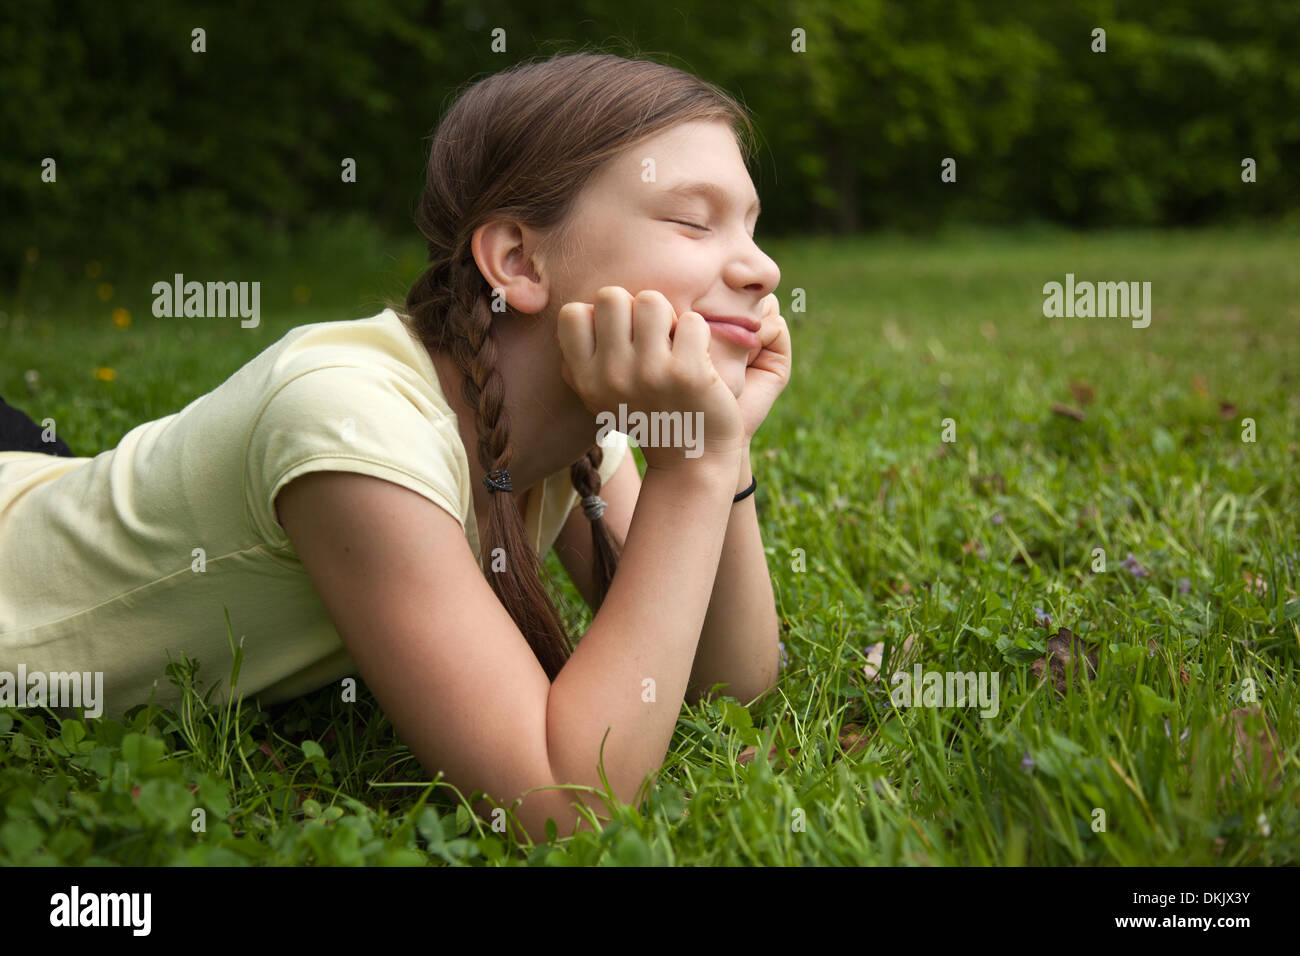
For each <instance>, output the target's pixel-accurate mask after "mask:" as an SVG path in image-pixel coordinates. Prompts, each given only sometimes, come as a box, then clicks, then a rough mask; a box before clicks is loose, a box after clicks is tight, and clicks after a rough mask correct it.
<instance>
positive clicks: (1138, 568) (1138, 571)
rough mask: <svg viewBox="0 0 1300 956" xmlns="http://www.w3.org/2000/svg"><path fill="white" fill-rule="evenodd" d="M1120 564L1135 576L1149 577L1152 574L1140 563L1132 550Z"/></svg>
mask: <svg viewBox="0 0 1300 956" xmlns="http://www.w3.org/2000/svg"><path fill="white" fill-rule="evenodd" d="M1120 566H1121V567H1122V568H1123V569H1124V570H1125V571H1127V572H1128V573H1129V574H1131V575H1133V577H1135V578H1149V577H1150V576H1151V574H1150V572H1148V571H1147V569H1146V568H1144V567H1142V565H1140V564H1138V559H1137V557H1136V556H1135V555H1134V554H1133V552H1132V551H1130V552H1129V553H1128V557H1126V558H1125V559H1124V560H1123V561H1121V562H1120Z"/></svg>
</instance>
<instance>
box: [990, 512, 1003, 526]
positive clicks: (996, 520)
mask: <svg viewBox="0 0 1300 956" xmlns="http://www.w3.org/2000/svg"><path fill="white" fill-rule="evenodd" d="M991 520H992V521H993V523H994V524H1001V523H1002V520H1003V519H1002V512H1000V511H999V512H997V513H996V514H994V515H993V518H992V519H991Z"/></svg>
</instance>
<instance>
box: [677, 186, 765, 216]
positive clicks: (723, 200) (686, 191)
mask: <svg viewBox="0 0 1300 956" xmlns="http://www.w3.org/2000/svg"><path fill="white" fill-rule="evenodd" d="M661 195H664V196H703V197H704V198H706V199H710V200H712V201H713V202H715V203H717V204H718V205H719V206H722V207H723V208H726V207H728V206H730V205H731V196H730V195H729V194H728V193H727V191H726V190H725V189H723V188H722V187H721V186H719V185H717V184H716V183H710V182H703V181H700V180H688V181H684V182H680V183H674V184H673V185H671V186H669V187H667V188H666V189H664V190H663V192H662V194H661ZM747 212H752V213H754V215H755V216H756V217H757V216H759V215H762V212H763V204H762V203H761V202H759V201H758V197H757V196H756V197H754V202H753V203H752V204H751V205H750V207H749V209H748V210H747Z"/></svg>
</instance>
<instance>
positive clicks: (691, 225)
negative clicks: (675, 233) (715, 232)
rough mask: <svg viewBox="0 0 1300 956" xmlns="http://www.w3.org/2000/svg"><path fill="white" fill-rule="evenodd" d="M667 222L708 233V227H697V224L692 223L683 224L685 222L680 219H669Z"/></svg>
mask: <svg viewBox="0 0 1300 956" xmlns="http://www.w3.org/2000/svg"><path fill="white" fill-rule="evenodd" d="M668 222H675V223H677V224H678V225H679V226H690V227H691V228H692V229H701V230H703V231H704V232H708V231H709V227H708V226H701V225H698V224H697V223H693V222H685V221H683V220H681V219H669V220H668Z"/></svg>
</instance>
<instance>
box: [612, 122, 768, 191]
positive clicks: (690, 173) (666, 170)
mask: <svg viewBox="0 0 1300 956" xmlns="http://www.w3.org/2000/svg"><path fill="white" fill-rule="evenodd" d="M592 185H593V187H596V188H597V190H599V191H601V192H603V193H605V194H606V195H610V194H618V195H625V196H628V197H629V198H632V199H638V198H655V197H666V196H677V195H682V196H700V197H702V198H705V199H707V200H710V201H713V202H717V203H719V204H721V205H732V204H735V203H739V204H740V206H741V208H742V209H745V210H747V211H751V212H752V211H756V207H757V201H756V195H755V191H754V185H753V182H752V181H751V180H750V177H749V172H748V170H746V168H745V162H744V158H743V157H742V156H741V154H740V147H739V146H738V144H737V143H736V137H735V134H734V133H733V132H732V131H731V127H730V126H728V125H727V124H726V123H724V122H721V121H716V122H690V123H681V124H678V125H677V126H674V127H673V128H671V129H668V130H665V131H663V132H662V133H658V134H656V135H654V136H651V137H647V138H646V139H643V140H641V141H640V142H638V143H636V144H635V145H633V146H631V147H629V148H628V149H627V150H626V151H625V152H624V153H623V154H622V155H620V156H617V157H615V158H614V159H613V160H611V161H610V163H609V166H608V167H607V169H605V170H604V171H603V173H602V175H600V176H599V177H597V181H596V182H593V184H592Z"/></svg>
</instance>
